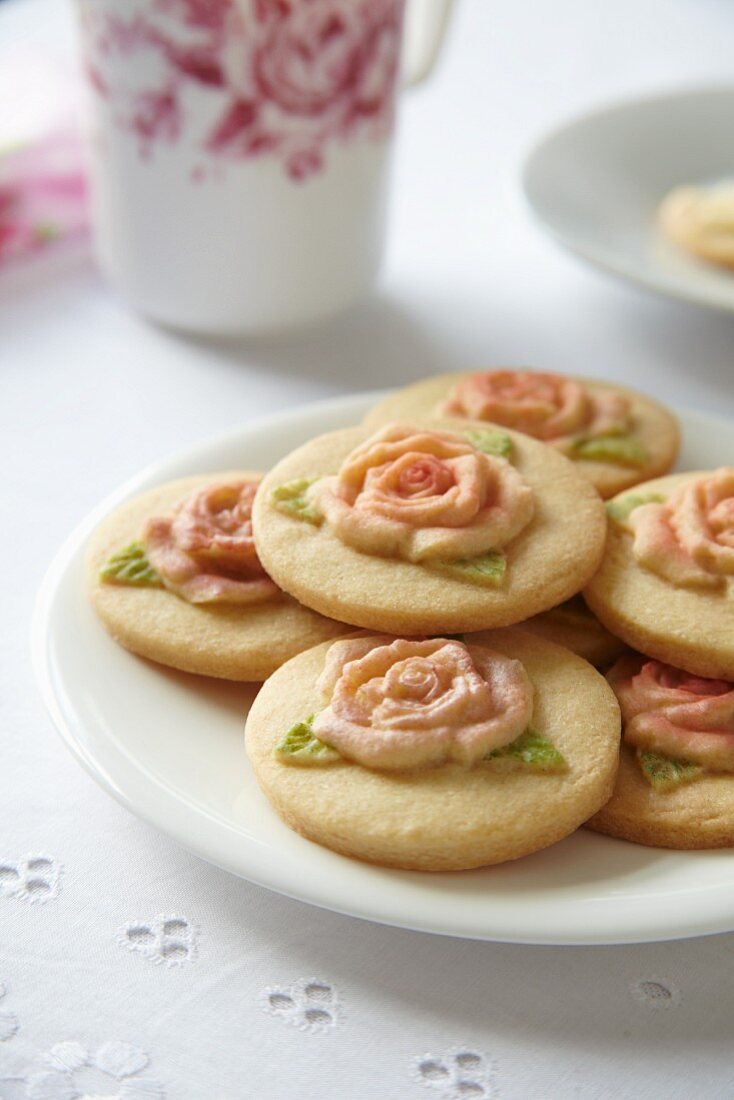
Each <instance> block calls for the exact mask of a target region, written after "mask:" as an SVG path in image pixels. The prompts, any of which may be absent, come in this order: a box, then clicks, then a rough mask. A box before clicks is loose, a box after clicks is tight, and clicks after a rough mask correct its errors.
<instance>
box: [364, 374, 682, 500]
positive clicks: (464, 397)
mask: <svg viewBox="0 0 734 1100" xmlns="http://www.w3.org/2000/svg"><path fill="white" fill-rule="evenodd" d="M446 417H457V418H459V419H462V420H463V419H468V420H475V421H477V420H478V421H489V422H491V423H493V424H499V425H502V426H504V427H506V428H513V429H515V431H518V432H524V433H525V434H526V435H530V436H533V437H534V438H535V439H539V440H541V441H542V442H544V443H547V444H549V445H550V446H552V447H555V448H556V449H557V450H558V451H560V452H561V453H562V454H565V455H566V456H567V458H570V459H571V460H572V461H573V462H574V465H575V466H576V468H577V470H578V471H579V473H581V474H583V476H584V477H586V478H588V480H589V481H590V482H591V483H592V485H594V486H595V488H596V489H597V490H598V491H599V493H600V494H601V496H603V497H604V498H605V499H606V498H607V497H611V496H614V494H615V493H618V492H620V491H621V490H622V489H626V488H628V487H629V486H631V485H636V484H637V482H639V481H647V480H648V479H649V478H651V477H657V476H658V475H659V474H664V473H666V472H667V471H668V470H669V469H670V467H671V466H672V465H673V463H674V461H675V458H676V455H677V453H678V447H679V443H680V432H679V429H678V423H677V421H676V419H675V417H674V416H673V414H672V413H670V412H669V411H668V410H667V409H665V408H664V407H663V406H662V405H660V404H659V403H658V402H657V401H653V400H652V399H651V398H649V397H646V396H645V395H643V394H641V393H637V392H636V391H635V390H630V389H627V388H625V387H623V386H618V385H616V384H613V383H611V382H599V381H596V380H595V379H591V378H574V377H572V376H570V375H565V374H551V373H548V372H541V371H531V370H526V369H518V368H510V367H501V368H496V369H493V370H485V371H475V372H472V373H468V372H464V373H458V374H438V375H435V376H434V377H432V378H424V379H423V380H422V381H421V382H415V383H414V384H413V385H411V386H406V387H405V388H404V389H402V390H398V391H397V392H395V393H393V394H390V396H389V397H386V398H385V400H384V401H381V402H380V404H379V405H377V406H376V407H375V408H374V409H372V410H371V412H369V413H368V414H367V416H366V417H365V423H366V424H367V425H368V426H369V427H377V426H379V425H380V424H384V423H386V422H387V421H391V420H414V419H425V418H434V419H435V418H446Z"/></svg>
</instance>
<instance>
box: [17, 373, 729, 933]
mask: <svg viewBox="0 0 734 1100" xmlns="http://www.w3.org/2000/svg"><path fill="white" fill-rule="evenodd" d="M381 396H384V395H381V394H362V395H357V396H350V397H346V398H341V399H338V400H335V401H328V402H320V403H318V404H313V405H308V406H306V407H303V408H299V409H294V410H291V411H288V412H285V413H283V414H281V415H280V416H278V417H274V418H270V419H268V420H266V421H262V422H260V423H257V424H254V425H248V426H246V427H243V428H240V429H238V430H236V431H231V432H229V433H228V434H226V435H223V436H217V437H216V438H214V439H210V440H208V441H206V442H204V443H200V444H198V445H197V446H194V447H191V448H190V449H188V450H187V451H184V452H182V453H180V454H178V455H175V456H174V457H172V458H170V459H168V460H167V461H165V462H162V463H161V464H159V465H157V466H155V467H153V468H151V469H148V470H145V471H144V472H143V473H141V474H140V475H139V476H138V477H136V478H135V479H134V480H133V481H131V482H129V483H128V484H127V485H124V486H123V487H122V488H121V489H120V490H119V491H118V492H116V493H115V494H114V495H113V496H112V497H110V498H109V499H108V500H106V501H104V502H103V504H101V505H100V507H99V508H98V509H96V510H95V512H94V513H93V514H92V515H90V516H89V517H88V518H87V519H86V520H85V522H84V523H83V524H82V525H81V526H80V527H79V529H78V530H77V531H75V532H74V534H73V535H72V536H71V538H70V539H69V541H68V542H67V543H66V545H65V546H64V547H63V548H62V550H61V551H60V552H59V554H58V556H57V557H56V559H55V561H54V562H53V564H52V566H51V568H50V570H49V573H48V575H47V577H46V579H45V581H44V584H43V587H42V590H41V592H40V595H39V600H38V606H37V610H36V615H35V621H34V662H35V670H36V675H37V678H38V682H39V684H40V687H41V691H42V693H43V697H44V700H45V702H46V705H47V707H48V708H49V710H50V712H51V715H52V717H53V719H54V722H55V723H56V725H57V727H58V729H59V731H60V733H61V735H62V737H63V738H64V740H65V741H66V743H67V745H68V746H69V748H70V749H71V751H72V752H73V753H74V754H75V756H76V757H77V759H78V760H79V761H80V763H81V764H83V766H84V767H85V768H86V769H87V771H88V772H89V773H90V774H91V775H92V777H93V778H94V779H95V780H96V781H97V782H98V783H99V784H100V785H101V786H102V787H103V788H104V789H105V790H107V791H109V793H110V794H112V795H113V796H114V797H115V798H116V799H118V801H120V802H121V803H122V804H123V805H124V806H126V807H127V808H128V809H129V810H131V811H132V812H133V813H135V814H137V815H138V816H139V817H141V818H143V819H144V820H145V821H148V822H150V824H152V825H154V826H155V827H156V828H158V829H161V830H162V831H163V832H165V833H167V834H168V835H169V836H171V837H173V838H174V839H175V840H177V841H179V842H180V843H181V844H183V845H184V846H185V847H186V848H189V849H190V850H191V851H192V852H195V853H196V854H197V855H200V856H203V858H204V859H207V860H209V861H211V862H212V863H215V864H217V865H218V866H220V867H223V868H225V869H226V870H228V871H231V872H233V873H234V874H236V875H240V876H242V877H243V878H247V879H250V880H252V881H253V882H257V883H261V884H262V885H263V886H267V887H269V888H270V889H272V890H277V891H279V892H280V893H283V894H287V895H289V896H291V897H295V898H300V899H301V900H303V901H307V902H311V903H313V904H315V905H321V906H323V907H325V908H327V909H332V910H335V911H337V912H342V913H349V914H353V915H355V916H359V917H364V918H367V919H369V920H375V921H381V922H383V923H385V924H393V925H399V926H402V927H405V928H414V929H421V930H424V931H429V932H442V933H446V934H449V935H454V936H466V937H470V938H472V939H487V940H504V941H509V942H519V943H547V944H563V943H566V944H584V943H627V942H639V941H643V940H661V939H669V938H677V937H681V936H694V935H698V934H702V933H709V932H724V931H730V930H732V929H734V851H713V852H668V851H661V850H656V849H654V848H644V847H641V846H638V845H635V844H626V843H624V842H623V841H619V840H613V839H611V838H609V837H603V836H599V835H597V834H594V833H591V832H586V831H584V830H583V829H581V830H580V831H579V832H578V833H576V834H575V835H574V836H572V837H569V838H568V839H567V840H565V841H563V842H562V843H561V844H557V845H555V846H554V847H552V848H549V849H547V850H546V851H544V852H539V853H537V854H536V855H533V856H529V857H526V858H525V859H522V860H518V861H517V862H515V863H510V864H505V865H503V866H499V867H494V868H487V869H485V870H481V871H471V872H464V873H453V874H437V875H431V874H420V873H416V872H401V871H389V870H386V869H384V868H381V867H372V866H370V865H368V864H366V863H359V862H356V861H354V860H349V859H345V858H344V857H342V856H338V855H336V854H335V853H334V852H331V851H327V850H326V849H324V848H320V847H318V846H317V845H315V844H311V843H310V842H309V841H307V840H304V839H303V838H301V837H299V836H297V835H296V834H295V833H293V832H291V831H290V830H289V829H288V828H286V826H285V825H284V824H283V823H282V822H281V821H280V819H279V818H278V817H276V815H275V813H274V812H273V811H272V810H271V809H270V806H269V805H268V803H267V802H266V800H265V798H264V796H263V795H262V794H261V793H260V790H259V788H258V786H257V783H256V782H255V779H254V777H253V775H252V773H251V771H250V768H249V765H248V762H247V758H246V756H245V752H244V745H243V736H242V732H243V725H244V718H245V713H246V710H247V706H248V704H249V702H250V701H251V700H252V698H253V695H254V691H255V689H254V688H252V687H248V686H247V685H242V684H228V683H223V682H221V681H214V680H206V679H203V678H200V677H195V676H187V675H185V674H183V673H178V672H173V671H171V670H168V669H165V668H163V667H161V666H158V665H155V664H152V663H151V662H149V661H145V660H142V659H140V658H137V657H134V656H133V655H132V654H130V653H127V652H126V651H125V650H123V649H121V648H120V647H119V646H117V645H116V644H115V643H114V642H113V641H112V640H111V639H110V638H109V637H108V636H107V634H106V633H105V632H104V630H103V629H102V627H101V626H100V625H99V623H98V622H97V620H96V618H95V616H94V615H93V613H92V611H91V608H90V606H89V604H88V601H87V599H86V596H85V591H84V577H83V558H84V544H85V542H86V539H87V536H88V535H89V532H90V531H91V530H92V528H93V527H94V526H95V525H96V524H97V523H98V522H99V520H100V519H101V518H102V516H103V515H105V513H107V512H108V511H109V510H110V509H111V508H113V507H116V506H117V505H118V504H119V503H120V501H122V500H124V499H126V498H127V497H129V496H131V495H133V494H134V493H137V492H140V491H141V490H143V489H146V488H148V487H150V486H153V485H155V484H157V483H160V482H163V481H167V480H169V479H171V478H176V477H183V476H186V475H188V474H193V473H197V472H198V473H201V472H208V471H214V470H220V469H232V468H234V467H238V466H243V467H250V468H255V469H257V468H263V469H264V468H267V467H268V466H270V465H272V464H273V463H274V462H276V461H277V460H278V459H279V458H281V457H282V456H283V455H284V454H286V453H287V452H288V451H290V450H291V449H292V448H293V447H295V446H298V445H300V444H301V443H302V442H305V441H306V440H307V439H309V438H310V437H312V436H314V435H317V434H319V433H320V432H324V431H328V430H330V429H332V428H337V427H343V426H346V425H349V424H353V423H356V422H358V421H359V420H360V419H361V417H362V415H363V414H364V413H365V412H366V410H367V409H368V408H369V407H370V405H371V404H373V403H374V402H375V401H376V400H378V399H379V397H381ZM682 421H683V427H684V431H685V437H686V446H685V453H684V456H683V468H688V469H694V468H706V467H711V466H716V465H719V464H721V463H722V462H725V461H726V460H727V459H728V458H730V457H731V446H730V441H731V425H730V424H728V423H726V422H723V421H718V420H714V419H711V418H707V417H702V416H698V415H693V414H685V415H684V416H683V417H682Z"/></svg>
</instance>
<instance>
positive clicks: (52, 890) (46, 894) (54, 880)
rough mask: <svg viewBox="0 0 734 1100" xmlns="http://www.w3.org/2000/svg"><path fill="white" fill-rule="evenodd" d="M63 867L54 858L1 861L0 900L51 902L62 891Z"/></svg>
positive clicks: (43, 857)
mask: <svg viewBox="0 0 734 1100" xmlns="http://www.w3.org/2000/svg"><path fill="white" fill-rule="evenodd" d="M60 880H61V864H60V863H58V862H57V861H56V860H55V859H54V857H53V856H46V855H29V856H25V857H24V858H23V859H18V860H13V859H0V897H9V898H19V899H20V900H21V901H28V902H31V903H35V902H44V901H50V900H51V899H52V898H55V897H57V896H58V893H59V889H60V888H61V882H60Z"/></svg>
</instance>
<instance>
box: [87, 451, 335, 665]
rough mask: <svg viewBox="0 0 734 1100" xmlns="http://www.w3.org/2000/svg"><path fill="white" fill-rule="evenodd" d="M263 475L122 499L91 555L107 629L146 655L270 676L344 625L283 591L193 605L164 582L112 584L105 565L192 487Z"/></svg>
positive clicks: (192, 480)
mask: <svg viewBox="0 0 734 1100" xmlns="http://www.w3.org/2000/svg"><path fill="white" fill-rule="evenodd" d="M261 476H262V475H261V474H255V473H252V472H245V471H235V472H232V471H228V472H226V473H221V474H210V475H207V476H200V477H188V478H181V479H180V480H177V481H171V482H168V483H166V484H164V485H160V486H158V487H157V488H155V489H150V490H149V491H148V492H145V493H142V494H141V495H140V496H137V497H134V498H133V499H132V500H129V501H127V502H126V503H125V504H122V505H121V506H120V507H119V508H117V509H116V510H115V511H114V512H112V513H111V514H110V515H109V516H107V517H106V518H105V519H104V520H103V521H102V523H101V524H100V525H99V527H98V528H97V530H96V531H95V532H94V534H93V535H92V537H91V539H90V543H89V549H88V556H87V578H88V587H89V593H90V597H91V600H92V603H93V605H94V609H95V611H96V612H97V615H98V616H99V618H100V619H101V621H102V623H103V625H104V627H105V629H106V630H107V631H108V632H109V633H110V634H111V635H112V637H113V638H114V639H115V640H116V641H117V642H119V643H120V644H121V645H123V646H125V648H126V649H130V650H132V652H133V653H138V654H140V656H142V657H148V658H150V660H153V661H158V662H159V663H160V664H164V665H170V666H171V667H172V668H178V669H182V670H183V671H184V672H196V673H200V674H201V675H204V676H215V677H219V678H221V679H225V680H255V681H257V680H264V679H265V678H266V677H267V676H269V675H270V673H271V672H273V671H274V670H275V669H276V668H278V667H279V665H281V664H283V662H284V661H287V660H288V658H289V657H292V656H293V655H294V654H295V653H299V652H300V651H301V650H302V649H307V648H308V647H309V646H312V645H315V644H316V643H317V642H321V641H324V640H325V639H328V638H335V637H337V636H338V635H339V634H343V633H344V632H345V630H346V628H345V627H344V626H343V625H342V624H341V623H337V622H333V621H332V620H331V619H327V618H324V617H323V616H321V615H318V614H316V612H314V611H311V610H309V609H308V608H305V607H301V606H300V605H299V604H298V603H297V602H296V601H295V600H294V599H292V598H291V597H290V596H287V595H286V594H285V593H278V594H277V595H275V596H274V597H272V598H269V599H266V600H263V601H262V602H260V603H253V604H246V605H241V606H238V605H232V604H230V605H225V604H193V603H189V602H188V601H187V600H185V599H183V598H182V597H180V596H178V595H175V594H174V593H173V592H170V591H168V590H167V589H165V588H151V587H133V586H127V585H121V584H109V583H107V582H105V581H103V580H102V579H101V578H100V570H101V569H102V568H104V566H105V563H106V562H107V561H108V560H109V558H110V557H111V556H112V555H114V554H116V553H118V552H119V551H120V550H121V549H122V548H124V547H127V546H128V545H129V544H130V543H131V542H134V541H135V540H137V539H139V538H140V535H141V532H142V529H143V526H144V524H145V522H146V521H147V520H148V519H150V518H151V517H158V516H166V515H169V514H170V513H171V511H172V509H173V507H174V506H175V505H176V504H178V502H179V501H180V500H181V499H182V498H184V497H186V496H187V495H188V494H189V493H191V492H192V491H194V490H196V489H199V488H202V487H204V486H206V485H207V484H210V483H212V482H217V481H222V480H228V479H232V478H238V477H239V478H246V479H249V478H259V477H261Z"/></svg>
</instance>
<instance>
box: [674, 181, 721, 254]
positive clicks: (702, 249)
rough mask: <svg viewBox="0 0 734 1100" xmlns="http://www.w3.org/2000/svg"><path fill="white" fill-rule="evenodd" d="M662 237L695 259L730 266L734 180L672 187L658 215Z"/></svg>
mask: <svg viewBox="0 0 734 1100" xmlns="http://www.w3.org/2000/svg"><path fill="white" fill-rule="evenodd" d="M658 222H659V224H660V227H661V229H662V231H663V232H664V233H665V235H666V236H667V237H668V238H669V239H670V240H671V241H673V242H674V243H675V244H677V245H678V247H679V248H682V249H684V250H685V251H686V252H689V253H690V254H691V255H693V256H696V257H697V258H698V259H701V260H707V261H708V262H709V263H714V264H720V265H722V266H724V267H734V235H733V234H732V231H731V227H732V223H733V222H734V181H732V180H725V181H722V182H720V183H716V184H711V185H709V186H704V187H691V186H688V187H676V188H674V189H673V190H672V191H670V192H669V193H668V194H667V195H666V196H665V198H664V199H663V201H662V203H661V204H660V210H659V212H658Z"/></svg>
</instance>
